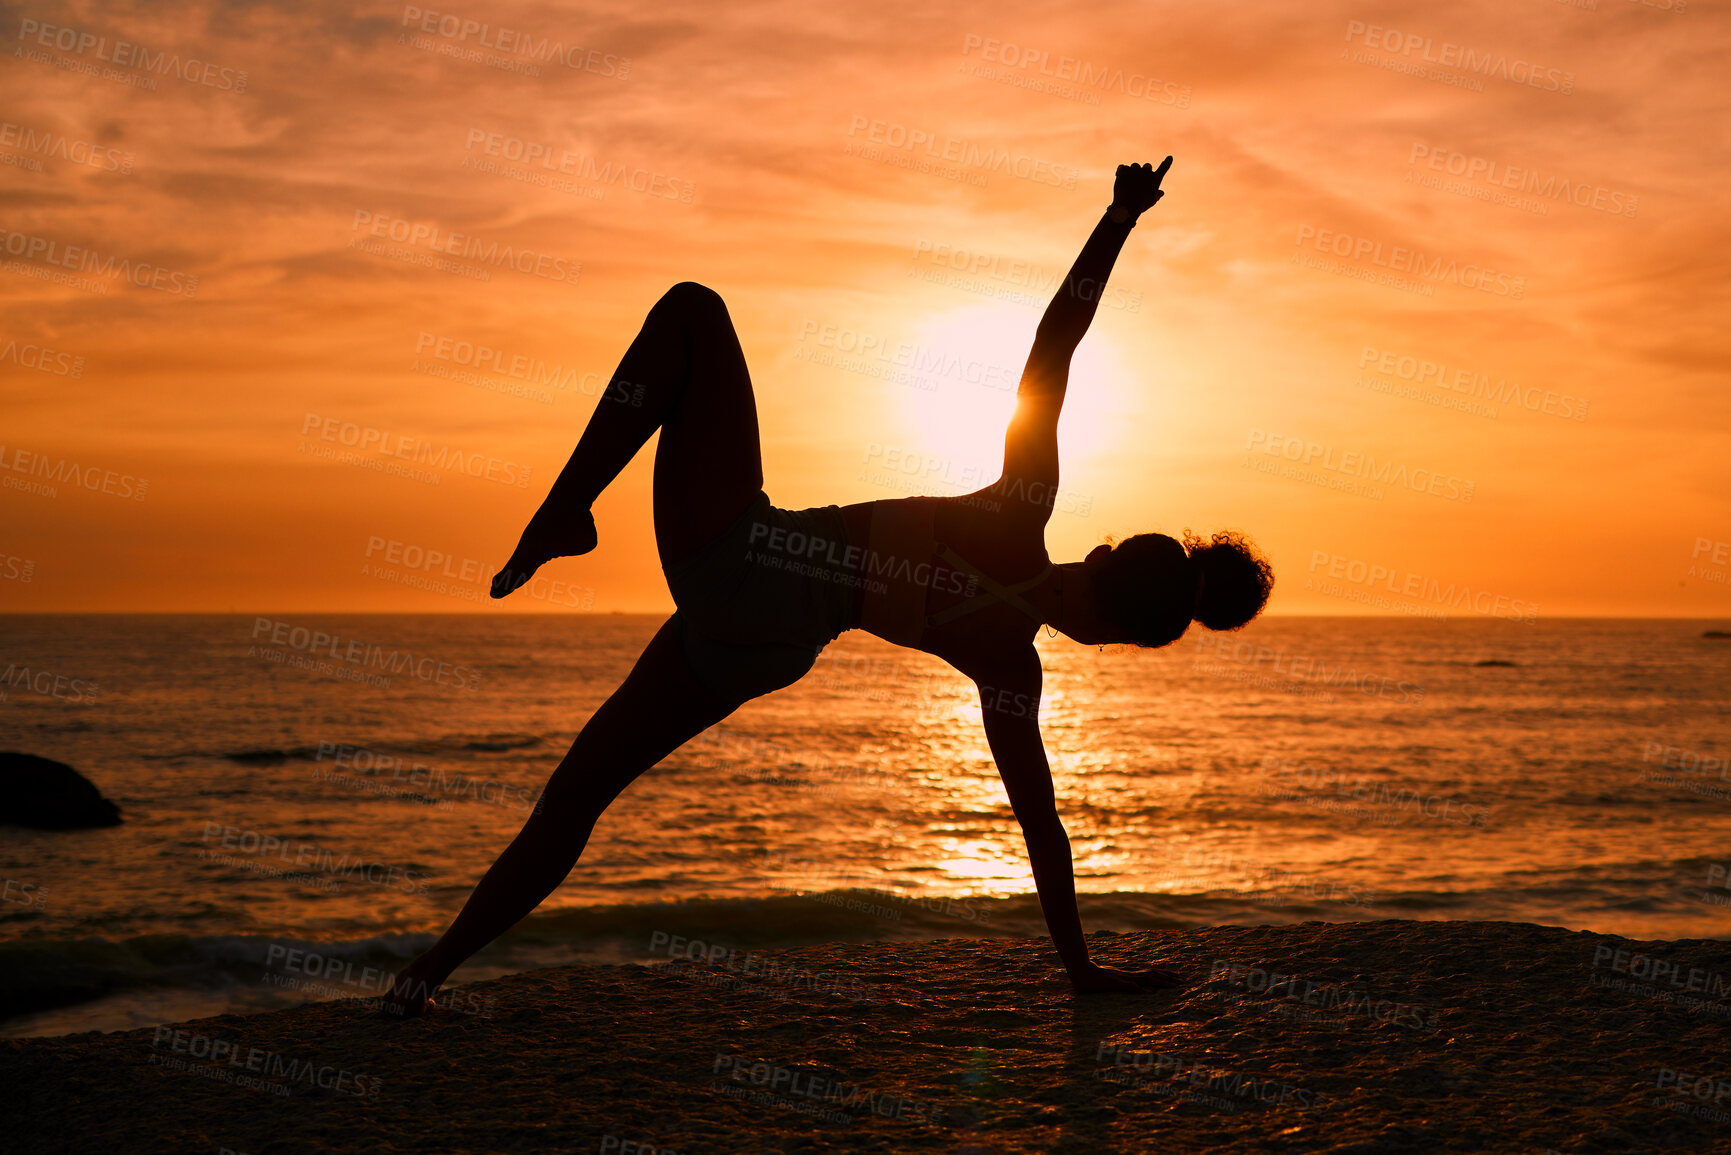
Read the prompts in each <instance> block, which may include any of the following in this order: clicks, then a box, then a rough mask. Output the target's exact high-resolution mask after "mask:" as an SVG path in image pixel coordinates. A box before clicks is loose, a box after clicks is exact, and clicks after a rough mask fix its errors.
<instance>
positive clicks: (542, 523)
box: [493, 509, 597, 598]
mask: <svg viewBox="0 0 1731 1155" xmlns="http://www.w3.org/2000/svg"><path fill="white" fill-rule="evenodd" d="M596 540H597V538H596V534H595V517H594V515H593V514H591V513H590V512H589V511H588V510H587V509H585V510H583V511H582V512H581V513H579V514H578V515H577V516H575V517H569V516H566V517H560V518H557V519H555V518H552V517H543V516H542V512H541V511H539V510H538V511H536V513H535V516H534V517H532V518H530V519H529V527H528V528H527V529H525V530H524V531H523V538H522V540H521V541H519V542H518V543H517V548H516V550H515V551H514V552H513V553H512V554H511V560H510V561H508V562H506V563H505V568H504V569H502V570H500V571H499V572H498V573H496V574H494V575H493V596H494V597H495V598H502V597H504V596H505V595H506V594H509V593H510V592H511V591H513V590H515V589H518V588H520V587H521V586H522V585H523V584H524V583H525V582H527V581H528V580H529V579H530V578H532V577H534V576H535V571H536V570H538V569H540V568H541V567H542V566H544V565H546V564H547V563H548V562H550V561H552V560H553V559H554V558H556V557H580V556H581V555H583V554H586V553H588V552H589V551H590V550H592V549H594V548H595V543H596Z"/></svg>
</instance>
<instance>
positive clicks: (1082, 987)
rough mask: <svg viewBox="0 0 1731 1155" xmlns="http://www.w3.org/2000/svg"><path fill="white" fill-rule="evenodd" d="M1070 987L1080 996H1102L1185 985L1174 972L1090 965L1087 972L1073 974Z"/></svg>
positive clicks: (1152, 968) (1155, 968)
mask: <svg viewBox="0 0 1731 1155" xmlns="http://www.w3.org/2000/svg"><path fill="white" fill-rule="evenodd" d="M1070 985H1071V986H1073V987H1075V988H1076V993H1077V994H1079V995H1094V994H1102V993H1106V992H1111V991H1129V992H1140V991H1157V990H1162V989H1164V988H1168V987H1177V986H1182V985H1184V984H1183V982H1182V981H1181V980H1180V979H1179V978H1178V975H1177V973H1176V972H1174V971H1168V970H1161V969H1160V968H1159V967H1149V968H1148V969H1147V970H1142V971H1122V970H1119V969H1118V968H1117V967H1103V966H1100V965H1098V964H1096V963H1089V964H1088V967H1087V969H1086V970H1082V971H1076V972H1072V973H1071V975H1070Z"/></svg>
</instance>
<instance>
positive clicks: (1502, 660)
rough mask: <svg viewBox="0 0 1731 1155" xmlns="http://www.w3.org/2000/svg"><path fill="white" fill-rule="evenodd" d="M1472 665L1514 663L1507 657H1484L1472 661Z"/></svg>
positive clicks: (1511, 664)
mask: <svg viewBox="0 0 1731 1155" xmlns="http://www.w3.org/2000/svg"><path fill="white" fill-rule="evenodd" d="M1473 665H1475V666H1513V665H1514V663H1513V662H1511V661H1509V660H1508V659H1507V658H1485V659H1484V660H1483V661H1478V662H1474V663H1473Z"/></svg>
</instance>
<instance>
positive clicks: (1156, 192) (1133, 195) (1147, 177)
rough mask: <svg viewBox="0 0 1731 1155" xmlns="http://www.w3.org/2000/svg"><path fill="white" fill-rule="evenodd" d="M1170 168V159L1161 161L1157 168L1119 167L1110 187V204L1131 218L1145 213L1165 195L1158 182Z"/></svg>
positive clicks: (1150, 166) (1131, 165)
mask: <svg viewBox="0 0 1731 1155" xmlns="http://www.w3.org/2000/svg"><path fill="white" fill-rule="evenodd" d="M1171 167H1172V158H1171V157H1167V158H1166V159H1165V160H1163V161H1161V162H1160V167H1159V168H1155V167H1154V166H1153V165H1150V164H1121V165H1119V166H1118V179H1117V181H1116V182H1115V183H1114V184H1113V186H1112V204H1113V205H1114V206H1116V207H1118V208H1121V209H1124V210H1125V211H1126V212H1128V213H1129V214H1130V215H1131V216H1133V217H1134V216H1140V215H1141V214H1143V213H1145V212H1147V211H1148V210H1149V209H1151V208H1153V207H1154V206H1155V204H1157V203H1158V202H1159V200H1160V198H1161V197H1163V196H1165V195H1166V194H1165V193H1164V192H1163V191H1161V189H1160V181H1161V179H1162V178H1163V177H1165V175H1166V170H1167V169H1169V168H1171Z"/></svg>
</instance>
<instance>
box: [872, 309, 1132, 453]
mask: <svg viewBox="0 0 1731 1155" xmlns="http://www.w3.org/2000/svg"><path fill="white" fill-rule="evenodd" d="M1037 322H1038V318H1037V317H1035V316H1034V315H1032V314H1030V313H1027V312H1025V311H1023V310H1020V309H1009V308H1001V307H992V306H976V307H970V308H966V309H959V310H955V311H952V312H948V313H943V314H940V315H938V316H935V317H931V318H928V319H927V320H925V321H924V322H922V323H921V324H920V325H919V326H918V327H917V329H916V330H915V333H916V336H915V340H914V342H913V347H912V349H911V351H909V352H908V353H907V355H906V356H905V357H904V361H905V368H906V370H907V377H906V379H905V381H904V383H903V386H902V388H901V389H900V391H899V392H900V394H901V409H902V418H903V423H904V425H905V427H906V429H907V432H908V437H909V446H908V448H909V449H910V450H911V451H912V452H914V453H917V454H920V455H922V456H924V457H926V458H928V459H931V460H933V461H939V462H942V463H943V468H942V469H941V470H934V471H933V476H935V477H941V478H946V479H949V478H978V479H979V480H978V482H977V484H978V485H986V484H989V483H990V482H992V481H994V480H996V478H997V476H998V472H999V469H1000V468H1001V466H1002V464H1003V457H1004V431H1005V429H1006V428H1008V426H1009V423H1010V415H1011V413H1012V412H1014V410H1015V407H1016V385H1017V383H1018V382H1019V381H1020V380H1021V376H1022V365H1023V362H1025V361H1026V360H1027V357H1028V350H1029V349H1030V348H1032V347H1033V343H1034V327H1035V325H1036V323H1037ZM1124 381H1125V374H1124V371H1123V367H1122V361H1121V360H1120V358H1119V357H1118V355H1117V350H1116V349H1115V348H1114V347H1113V345H1112V343H1111V341H1110V339H1109V338H1107V337H1106V336H1104V335H1103V334H1100V333H1093V334H1090V335H1089V336H1088V337H1086V338H1084V339H1083V341H1082V345H1081V347H1080V348H1079V349H1077V350H1076V355H1075V356H1074V357H1073V358H1072V359H1071V364H1070V385H1069V389H1068V391H1067V392H1066V394H1065V398H1064V412H1063V416H1062V417H1061V418H1059V421H1058V448H1059V451H1060V453H1061V454H1062V456H1063V461H1064V463H1065V465H1067V466H1074V465H1076V464H1077V463H1078V462H1079V461H1081V460H1082V459H1083V458H1086V457H1088V456H1091V455H1093V454H1096V453H1101V452H1104V451H1105V450H1106V449H1108V448H1109V445H1110V442H1111V440H1112V436H1113V434H1114V431H1115V423H1114V415H1115V413H1116V412H1117V410H1118V408H1119V406H1118V405H1117V401H1118V399H1119V398H1120V397H1121V396H1122V395H1123V394H1122V390H1123V388H1124Z"/></svg>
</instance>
